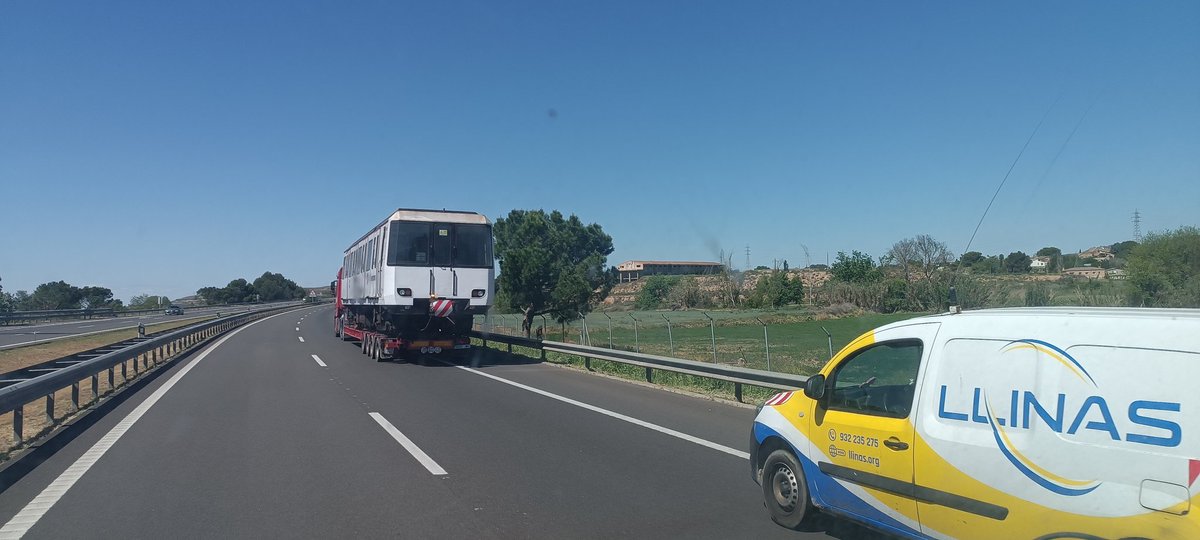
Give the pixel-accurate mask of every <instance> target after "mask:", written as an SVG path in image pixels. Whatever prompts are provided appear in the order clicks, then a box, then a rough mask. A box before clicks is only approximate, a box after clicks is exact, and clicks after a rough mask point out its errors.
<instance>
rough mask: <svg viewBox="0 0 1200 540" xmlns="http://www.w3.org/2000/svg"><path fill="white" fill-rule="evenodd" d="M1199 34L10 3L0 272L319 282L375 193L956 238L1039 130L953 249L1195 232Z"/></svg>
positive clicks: (655, 238) (600, 216) (1, 37)
mask: <svg viewBox="0 0 1200 540" xmlns="http://www.w3.org/2000/svg"><path fill="white" fill-rule="evenodd" d="M1197 28H1200V3H1196V2H1175V3H1170V2H1046V3H1043V2H1037V3H1004V4H1002V5H981V4H980V3H958V2H955V3H949V2H947V3H924V2H922V3H912V2H869V3H858V2H853V3H850V2H837V3H832V2H829V3H811V2H792V1H787V2H763V3H753V5H747V3H737V2H724V3H722V2H691V1H688V2H655V3H646V2H546V3H540V4H527V3H507V2H505V3H501V2H463V3H450V2H421V3H415V2H404V3H401V2H382V1H380V2H358V3H345V2H322V3H302V2H278V3H268V2H214V1H206V2H5V3H2V4H0V278H3V281H2V282H0V285H3V286H4V288H5V290H7V291H15V290H17V289H30V290H31V289H32V288H33V287H35V286H36V285H37V284H38V283H42V282H45V281H51V280H58V279H63V280H66V281H68V282H70V283H72V284H75V285H80V286H82V285H89V284H95V285H103V286H108V287H110V288H112V289H113V290H114V291H115V292H116V294H117V296H118V297H121V298H125V299H128V298H129V297H130V296H132V295H134V294H137V293H151V294H165V295H168V296H171V297H178V296H183V295H187V294H191V293H192V292H194V291H195V290H196V289H197V288H199V287H201V286H205V285H222V284H224V283H225V282H227V281H229V280H230V279H233V278H236V277H246V278H249V279H253V278H254V277H255V276H257V275H259V274H261V273H262V272H264V271H267V270H270V271H274V272H282V273H283V274H284V275H286V276H288V277H291V278H293V279H295V280H296V281H297V282H299V283H300V284H302V285H306V286H315V285H319V284H322V283H327V282H328V281H329V280H330V279H332V277H333V275H334V274H335V273H336V270H337V266H338V265H339V263H340V259H341V252H342V250H343V249H344V248H345V247H346V245H348V244H349V243H350V242H351V241H353V240H354V239H356V238H358V237H359V236H360V235H361V234H362V233H363V232H365V231H366V229H367V228H369V227H370V226H372V225H374V224H375V223H377V222H378V221H379V220H380V219H382V218H383V217H384V216H386V215H387V214H388V212H389V211H390V210H391V209H394V208H396V207H431V208H442V207H445V208H457V209H466V210H477V211H479V212H482V213H484V214H486V215H488V216H489V217H492V218H495V217H497V216H501V215H504V214H506V213H507V212H508V211H509V210H511V209H514V208H521V209H533V208H545V209H559V210H562V211H564V212H566V213H575V214H578V215H579V216H580V217H581V218H582V219H584V220H585V221H588V222H597V223H600V224H601V225H602V226H603V227H604V229H605V230H606V231H608V232H609V233H610V234H611V235H612V236H613V240H614V244H615V246H616V251H615V252H614V253H613V255H612V256H611V257H610V260H609V262H610V263H611V264H616V263H618V262H620V261H622V260H625V259H708V260H711V259H714V258H715V255H716V253H715V251H716V250H718V249H721V248H724V249H726V250H731V251H734V252H735V253H737V256H735V257H734V262H735V264H737V265H744V263H745V256H744V253H743V250H744V248H745V246H746V245H747V244H748V245H750V249H751V258H752V261H751V262H752V264H754V265H758V264H768V265H769V264H770V263H771V261H772V259H776V258H779V259H783V258H786V259H789V261H790V262H791V263H792V264H793V265H794V266H795V265H798V264H802V263H803V262H804V251H803V246H807V248H808V250H809V252H810V253H811V261H812V262H813V263H817V262H824V261H825V256H826V253H829V254H830V256H833V255H834V254H836V252H837V251H839V250H846V251H849V250H853V249H858V250H863V251H866V252H868V253H871V254H873V255H879V254H881V253H883V252H884V251H885V250H886V249H887V247H888V246H890V245H891V244H892V243H893V242H895V241H897V240H899V239H901V238H904V237H908V236H912V235H916V234H922V233H924V234H931V235H933V236H934V237H935V238H938V239H940V240H943V241H945V242H947V243H948V244H949V245H950V247H951V248H952V249H953V250H954V251H955V252H962V251H963V249H964V248H965V247H966V242H967V239H968V237H969V236H970V234H971V230H972V229H973V228H974V226H975V223H976V221H977V220H978V219H979V216H980V213H981V212H982V211H983V208H984V207H985V206H986V204H987V201H988V199H989V198H990V197H991V194H992V191H993V190H994V189H995V188H996V185H997V184H998V183H999V181H1000V179H1001V178H1002V177H1003V175H1004V172H1005V171H1006V170H1007V169H1008V166H1009V164H1010V163H1011V162H1012V160H1013V158H1014V157H1015V156H1016V154H1017V152H1018V150H1020V148H1021V145H1022V144H1023V143H1024V141H1025V139H1026V138H1027V137H1028V136H1029V134H1030V133H1031V132H1032V130H1033V129H1034V126H1035V125H1037V123H1038V121H1039V119H1041V118H1042V117H1043V116H1045V118H1046V120H1045V122H1044V124H1043V126H1042V128H1041V129H1040V130H1039V132H1038V134H1037V135H1036V137H1034V139H1033V141H1032V143H1031V144H1030V146H1029V149H1028V150H1027V151H1026V153H1025V155H1024V157H1023V158H1022V159H1021V161H1020V162H1019V163H1018V164H1017V166H1016V168H1015V169H1014V171H1013V174H1012V176H1011V178H1010V179H1009V181H1008V184H1007V185H1006V186H1005V188H1004V190H1003V191H1002V192H1001V194H1000V196H999V198H998V199H997V200H996V204H995V206H994V207H993V209H992V211H991V214H990V215H989V217H988V219H987V221H986V222H985V223H984V225H983V228H982V230H981V231H980V233H979V236H978V237H977V238H976V240H975V244H974V246H972V247H973V249H978V250H980V251H984V252H987V253H1008V252H1010V251H1014V250H1024V251H1026V252H1032V251H1034V250H1037V249H1038V248H1040V247H1043V246H1047V245H1055V246H1058V247H1060V248H1062V249H1063V250H1064V251H1075V250H1081V249H1086V248H1088V247H1091V246H1092V245H1096V244H1108V243H1113V242H1116V241H1120V240H1125V239H1128V238H1130V237H1131V236H1132V225H1131V223H1130V214H1131V213H1132V212H1133V210H1134V209H1135V208H1136V209H1139V210H1140V211H1141V212H1142V213H1143V215H1144V221H1143V229H1144V230H1163V229H1168V228H1175V227H1178V226H1181V225H1196V224H1197V222H1198V221H1200V220H1198V219H1197V216H1198V215H1200V32H1197V31H1196V29H1197ZM552 110H553V111H555V113H556V114H550V111H552ZM1085 112H1086V117H1085ZM1081 118H1082V121H1081ZM1076 125H1078V126H1079V128H1078V131H1077V132H1076V134H1075V135H1074V137H1072V138H1071V140H1070V142H1069V144H1067V145H1066V146H1065V147H1064V146H1063V144H1064V141H1066V139H1067V137H1068V134H1069V133H1071V131H1072V129H1073V128H1075V126H1076ZM1060 149H1061V155H1060V156H1059V157H1058V159H1057V160H1056V161H1055V160H1054V157H1055V155H1056V154H1058V153H1059V152H1060ZM1052 162H1053V167H1051V166H1050V165H1051V163H1052Z"/></svg>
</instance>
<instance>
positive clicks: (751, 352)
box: [477, 309, 923, 375]
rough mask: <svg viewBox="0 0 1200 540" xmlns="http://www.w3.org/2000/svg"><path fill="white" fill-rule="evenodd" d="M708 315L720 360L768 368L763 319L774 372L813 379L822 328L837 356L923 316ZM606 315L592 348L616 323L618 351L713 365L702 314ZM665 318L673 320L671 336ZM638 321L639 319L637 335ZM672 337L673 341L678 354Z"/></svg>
mask: <svg viewBox="0 0 1200 540" xmlns="http://www.w3.org/2000/svg"><path fill="white" fill-rule="evenodd" d="M708 314H709V316H711V317H712V318H713V320H714V322H715V330H716V345H717V362H720V363H725V364H733V365H744V366H746V367H751V368H756V369H767V355H766V350H765V347H764V343H763V327H762V326H761V325H760V324H759V323H758V320H762V322H764V323H766V324H767V337H768V339H769V341H770V345H771V365H770V369H771V371H780V372H785V373H794V374H798V375H810V374H812V373H814V372H815V371H816V370H817V369H819V368H820V367H821V366H822V365H824V364H825V362H826V361H827V360H829V345H828V341H827V338H826V336H825V332H824V331H822V330H821V327H822V326H824V327H825V328H826V329H828V330H829V333H830V334H832V335H833V350H834V352H836V351H838V350H839V349H841V348H842V347H843V346H844V345H846V344H847V343H849V342H850V341H851V340H853V339H854V338H856V337H858V336H859V335H861V334H862V333H863V332H866V331H867V330H870V329H872V328H875V327H878V326H882V325H885V324H888V323H891V322H895V321H899V320H904V319H908V318H912V317H917V316H920V315H923V314H922V313H892V314H886V315H885V314H878V313H868V314H864V315H859V316H856V317H845V318H839V319H825V320H814V318H815V315H814V313H812V312H811V311H809V310H804V309H788V310H773V311H755V310H739V311H711V312H708ZM607 315H608V317H611V321H610V319H609V318H607V317H605V314H604V313H591V314H589V315H588V317H587V327H588V334H587V335H588V336H590V344H591V345H593V346H596V347H608V346H609V328H610V324H611V329H612V345H613V346H614V347H616V348H623V349H627V350H635V349H640V350H641V352H644V353H650V354H659V355H663V356H674V357H676V358H687V359H691V360H697V361H702V362H711V361H713V354H712V336H711V333H710V329H709V323H708V319H706V318H705V317H704V315H702V314H701V312H699V311H628V312H612V313H607ZM664 315H665V316H666V317H667V318H668V319H670V321H671V330H672V331H671V334H670V335H668V332H667V321H666V320H665V319H664V318H663V316H664ZM631 316H632V318H631ZM633 318H636V319H637V320H638V323H637V334H636V336H635V334H634V319H633ZM490 319H491V323H492V325H493V326H494V328H495V329H494V331H495V332H497V333H509V334H514V333H517V330H519V328H520V319H519V316H517V315H501V316H496V315H493V316H491V317H490ZM756 319H757V320H756ZM477 322H479V323H480V324H482V322H483V321H482V319H480V320H479V321H477ZM549 323H550V326H549V328H548V329H547V330H548V331H547V334H546V338H547V339H553V340H556V341H561V340H564V339H565V340H566V341H569V342H571V343H579V342H580V334H581V330H582V328H583V325H582V324H581V322H580V321H575V322H573V323H571V324H569V325H567V328H566V335H565V336H564V335H563V333H562V328H561V326H559V325H556V324H554V323H553V321H549ZM541 325H542V320H541V318H537V319H536V320H535V322H534V328H535V329H536V328H537V327H539V326H541ZM671 337H673V338H674V346H673V352H672V341H671Z"/></svg>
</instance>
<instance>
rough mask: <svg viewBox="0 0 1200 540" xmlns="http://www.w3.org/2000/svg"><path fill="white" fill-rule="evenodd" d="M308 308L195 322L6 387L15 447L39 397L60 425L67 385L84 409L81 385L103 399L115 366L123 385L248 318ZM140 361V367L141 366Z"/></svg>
mask: <svg viewBox="0 0 1200 540" xmlns="http://www.w3.org/2000/svg"><path fill="white" fill-rule="evenodd" d="M298 307H303V306H302V305H286V306H276V307H271V308H266V309H261V310H258V311H251V312H247V313H239V314H237V315H230V316H227V317H222V318H220V319H216V320H213V321H209V322H205V323H200V324H197V325H193V326H189V327H187V328H183V329H180V330H176V331H173V332H170V333H168V334H166V335H163V336H160V337H156V338H153V339H149V340H146V341H142V342H140V343H137V344H135V345H132V346H129V347H126V348H124V349H121V350H117V351H112V352H109V353H106V354H104V355H102V356H98V357H96V358H92V359H90V360H86V361H83V362H79V363H77V364H74V365H71V366H67V367H64V368H61V369H57V370H54V371H52V372H50V373H46V374H45V375H41V376H38V377H35V378H32V379H28V380H25V381H21V382H18V383H16V384H13V385H12V386H8V387H6V388H2V389H0V413H5V412H11V413H12V415H13V446H14V447H16V446H20V445H21V444H22V443H23V442H24V440H25V439H24V415H25V411H24V408H25V405H26V404H28V403H31V402H34V401H37V400H39V399H45V400H46V416H47V420H48V422H47V425H51V426H52V425H54V423H55V419H54V394H55V393H56V392H58V391H59V390H62V389H65V388H67V387H70V388H71V412H74V411H78V410H79V384H80V382H82V381H84V380H85V379H88V378H89V377H90V378H91V390H92V392H91V393H92V395H91V400H89V401H88V402H87V404H88V405H94V404H96V403H97V402H98V400H99V397H100V394H99V388H100V374H101V373H103V372H105V371H107V372H108V387H109V392H112V391H114V390H116V389H117V388H118V386H117V385H116V384H115V382H116V381H115V375H116V374H115V370H116V369H117V367H118V366H120V370H121V377H122V379H123V382H122V385H124V384H127V383H128V382H130V381H132V380H133V379H134V378H136V377H137V376H138V375H139V374H140V373H141V372H143V371H148V370H150V369H151V368H152V364H153V366H158V365H159V364H161V363H164V362H165V361H166V360H167V359H168V358H169V357H171V356H173V355H175V354H177V353H179V352H181V351H183V350H185V349H187V348H189V347H192V346H193V345H196V344H199V343H201V342H203V341H205V340H207V339H209V338H212V337H215V336H218V335H221V334H223V333H225V332H227V331H229V330H232V329H234V328H237V327H239V326H241V325H243V324H246V323H248V322H251V321H254V320H258V319H261V318H263V317H266V316H267V315H270V314H274V313H275V312H281V311H284V310H287V309H292V308H298ZM130 361H132V365H133V377H132V378H131V377H129V376H128V374H127V369H128V365H129V362H130ZM139 362H140V368H139Z"/></svg>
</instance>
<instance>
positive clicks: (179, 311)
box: [163, 304, 183, 315]
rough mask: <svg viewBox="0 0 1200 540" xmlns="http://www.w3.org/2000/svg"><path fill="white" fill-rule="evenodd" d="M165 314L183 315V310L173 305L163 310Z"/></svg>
mask: <svg viewBox="0 0 1200 540" xmlns="http://www.w3.org/2000/svg"><path fill="white" fill-rule="evenodd" d="M163 313H165V314H167V315H183V308H181V307H179V306H176V305H174V304H172V305H170V306H168V307H167V309H165V310H163Z"/></svg>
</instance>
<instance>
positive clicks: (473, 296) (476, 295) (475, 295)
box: [471, 289, 487, 298]
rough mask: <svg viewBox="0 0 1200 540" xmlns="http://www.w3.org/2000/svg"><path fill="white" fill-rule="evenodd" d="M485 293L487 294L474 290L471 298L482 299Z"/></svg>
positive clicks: (483, 291)
mask: <svg viewBox="0 0 1200 540" xmlns="http://www.w3.org/2000/svg"><path fill="white" fill-rule="evenodd" d="M486 293H487V291H486V290H483V289H475V290H473V291H471V298H483V295H484V294H486Z"/></svg>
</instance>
